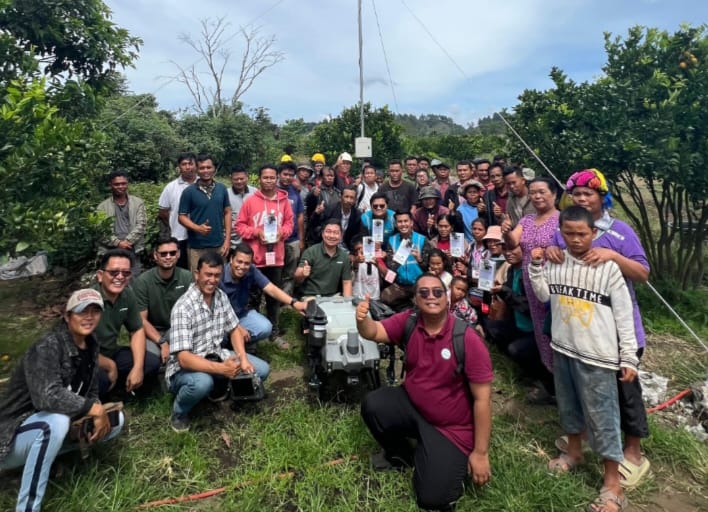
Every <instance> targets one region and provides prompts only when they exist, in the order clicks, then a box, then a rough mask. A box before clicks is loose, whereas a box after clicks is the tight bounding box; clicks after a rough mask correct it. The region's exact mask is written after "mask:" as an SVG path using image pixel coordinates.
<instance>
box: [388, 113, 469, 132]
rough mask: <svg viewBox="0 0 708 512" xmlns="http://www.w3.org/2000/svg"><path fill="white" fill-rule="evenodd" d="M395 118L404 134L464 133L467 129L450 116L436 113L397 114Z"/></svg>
mask: <svg viewBox="0 0 708 512" xmlns="http://www.w3.org/2000/svg"><path fill="white" fill-rule="evenodd" d="M395 120H396V122H397V123H398V124H400V125H401V126H402V127H403V130H404V131H405V133H406V135H410V136H414V137H415V136H417V137H425V136H428V135H464V134H465V133H467V129H466V128H465V127H464V126H461V125H459V124H457V123H456V122H455V121H453V120H452V118H450V117H447V116H441V115H438V114H422V115H420V116H414V115H413V114H397V115H396V117H395Z"/></svg>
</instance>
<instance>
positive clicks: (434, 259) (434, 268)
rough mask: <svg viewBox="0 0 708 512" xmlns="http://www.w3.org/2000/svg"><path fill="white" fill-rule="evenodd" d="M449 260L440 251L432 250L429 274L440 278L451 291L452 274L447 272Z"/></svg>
mask: <svg viewBox="0 0 708 512" xmlns="http://www.w3.org/2000/svg"><path fill="white" fill-rule="evenodd" d="M446 267H447V258H446V257H445V253H444V252H442V251H441V250H440V249H438V248H435V249H431V250H430V252H429V253H428V272H430V273H431V274H433V275H434V276H437V277H439V278H440V280H441V281H442V282H443V283H444V284H445V288H447V289H448V290H449V289H450V282H451V281H452V274H450V272H448V271H447V269H446Z"/></svg>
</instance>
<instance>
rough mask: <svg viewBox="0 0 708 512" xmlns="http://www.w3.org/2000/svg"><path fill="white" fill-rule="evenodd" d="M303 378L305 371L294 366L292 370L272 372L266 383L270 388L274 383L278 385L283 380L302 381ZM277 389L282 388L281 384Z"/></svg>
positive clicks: (285, 369) (284, 369)
mask: <svg viewBox="0 0 708 512" xmlns="http://www.w3.org/2000/svg"><path fill="white" fill-rule="evenodd" d="M304 378H305V370H304V368H302V367H301V366H295V367H292V368H283V369H280V370H273V371H272V372H271V373H270V375H269V376H268V383H269V384H270V386H271V387H273V386H275V384H276V383H280V382H281V381H284V380H292V379H300V380H302V379H304ZM278 387H282V384H279V386H278Z"/></svg>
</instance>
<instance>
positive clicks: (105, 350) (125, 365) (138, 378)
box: [94, 249, 160, 395]
mask: <svg viewBox="0 0 708 512" xmlns="http://www.w3.org/2000/svg"><path fill="white" fill-rule="evenodd" d="M132 265H133V254H132V253H131V252H129V251H126V250H124V249H111V250H108V251H106V252H105V253H104V254H103V256H102V257H101V263H100V265H99V269H98V272H96V280H97V281H98V282H97V283H96V284H95V285H94V288H95V289H96V290H98V291H99V292H100V294H101V297H103V304H104V306H103V314H102V315H101V321H100V322H99V324H98V327H97V328H96V331H95V333H94V335H95V336H96V339H97V340H98V344H99V346H100V350H101V353H100V355H99V356H98V365H99V368H100V371H99V379H100V381H99V394H100V395H105V394H106V393H107V392H108V391H109V390H111V389H112V388H113V387H114V386H115V385H116V384H118V386H119V387H121V388H122V387H123V385H125V390H126V391H128V392H132V391H133V390H135V389H137V388H139V387H140V386H142V384H143V379H144V377H145V376H146V375H152V374H156V373H157V371H158V370H159V368H160V358H159V357H157V356H156V355H155V354H151V353H146V352H145V330H144V329H143V322H142V320H141V318H140V311H139V310H138V304H137V301H136V299H135V294H134V293H133V291H132V290H131V289H130V288H127V286H128V283H129V281H130V276H131V275H132V272H131V270H130V269H131V268H132ZM123 326H125V328H126V329H127V330H128V333H129V334H130V346H129V347H125V346H119V345H118V336H119V335H120V330H121V328H122V327H123Z"/></svg>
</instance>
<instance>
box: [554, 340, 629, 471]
mask: <svg viewBox="0 0 708 512" xmlns="http://www.w3.org/2000/svg"><path fill="white" fill-rule="evenodd" d="M553 377H554V380H555V385H556V400H557V401H558V413H559V415H560V422H561V426H562V427H563V431H564V432H566V433H567V434H578V433H580V432H583V431H584V430H586V429H587V432H588V440H589V441H590V446H592V449H593V450H594V451H595V452H596V453H597V454H598V455H600V456H601V457H602V458H603V459H608V460H614V461H617V462H620V461H622V459H624V453H623V452H622V434H621V433H620V410H619V397H618V394H617V371H615V370H610V369H607V368H600V367H599V366H592V365H589V364H586V363H583V362H582V361H580V360H578V359H574V358H571V357H568V356H566V355H565V354H561V353H559V352H556V351H553Z"/></svg>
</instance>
